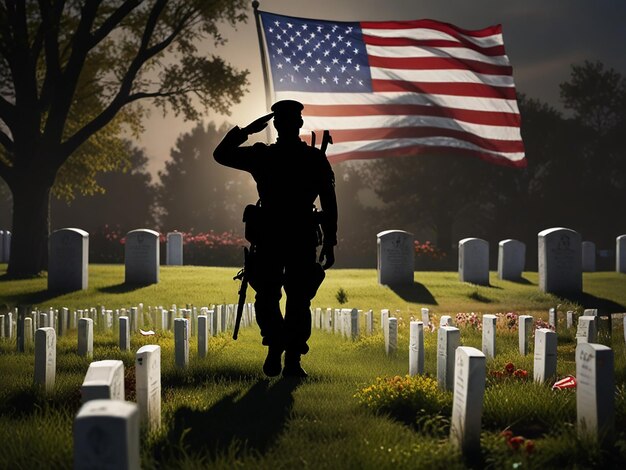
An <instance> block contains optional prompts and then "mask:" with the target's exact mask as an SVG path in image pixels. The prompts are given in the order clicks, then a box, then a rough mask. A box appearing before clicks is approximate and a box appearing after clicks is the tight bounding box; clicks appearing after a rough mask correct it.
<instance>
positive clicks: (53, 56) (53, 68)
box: [33, 0, 65, 109]
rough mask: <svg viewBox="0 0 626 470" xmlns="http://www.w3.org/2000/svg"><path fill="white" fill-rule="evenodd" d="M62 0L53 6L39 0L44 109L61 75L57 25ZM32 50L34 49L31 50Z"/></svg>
mask: <svg viewBox="0 0 626 470" xmlns="http://www.w3.org/2000/svg"><path fill="white" fill-rule="evenodd" d="M64 4H65V2H64V1H58V2H57V3H56V4H55V6H54V7H52V5H51V4H50V2H49V1H46V0H39V11H40V13H41V18H42V22H41V29H42V30H43V38H44V39H43V40H44V47H45V56H46V75H45V77H44V81H43V85H42V87H41V95H40V108H41V109H46V108H47V106H48V104H49V101H50V95H51V94H52V93H53V92H54V89H55V87H56V85H57V83H59V80H60V77H61V64H60V59H59V27H60V21H61V15H62V14H63V6H64ZM33 52H34V51H33ZM38 56H39V52H38V51H37V54H36V55H35V54H33V60H34V61H35V64H36V61H37V57H38Z"/></svg>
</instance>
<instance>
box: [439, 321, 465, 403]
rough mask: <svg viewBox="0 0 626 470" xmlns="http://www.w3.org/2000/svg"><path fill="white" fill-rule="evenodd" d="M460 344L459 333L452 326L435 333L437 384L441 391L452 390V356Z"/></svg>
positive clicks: (443, 327) (442, 327) (441, 328)
mask: <svg viewBox="0 0 626 470" xmlns="http://www.w3.org/2000/svg"><path fill="white" fill-rule="evenodd" d="M460 343H461V332H460V331H459V329H458V328H455V327H454V326H441V327H439V330H438V331H437V383H438V384H439V388H440V389H442V390H449V391H452V390H453V389H454V354H455V351H456V348H458V347H459V345H460Z"/></svg>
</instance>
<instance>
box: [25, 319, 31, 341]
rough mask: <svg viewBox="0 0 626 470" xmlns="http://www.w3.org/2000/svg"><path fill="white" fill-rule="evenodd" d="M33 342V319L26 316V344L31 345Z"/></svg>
mask: <svg viewBox="0 0 626 470" xmlns="http://www.w3.org/2000/svg"><path fill="white" fill-rule="evenodd" d="M32 342H33V319H32V318H30V317H26V318H25V319H24V344H25V345H29V344H32Z"/></svg>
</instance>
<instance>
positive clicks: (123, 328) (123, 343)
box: [119, 317, 130, 351]
mask: <svg viewBox="0 0 626 470" xmlns="http://www.w3.org/2000/svg"><path fill="white" fill-rule="evenodd" d="M119 332H120V334H119V346H120V350H122V351H130V321H129V319H128V317H120V318H119Z"/></svg>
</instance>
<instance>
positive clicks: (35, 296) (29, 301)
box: [0, 276, 62, 306]
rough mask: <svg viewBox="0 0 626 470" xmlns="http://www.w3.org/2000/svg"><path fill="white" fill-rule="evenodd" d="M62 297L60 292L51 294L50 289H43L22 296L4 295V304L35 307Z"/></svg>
mask: <svg viewBox="0 0 626 470" xmlns="http://www.w3.org/2000/svg"><path fill="white" fill-rule="evenodd" d="M0 277H1V276H0ZM0 282H1V280H0ZM60 295H62V294H59V293H58V292H51V291H49V290H48V289H41V290H38V291H34V292H25V293H21V294H13V295H11V294H8V295H4V294H3V295H2V302H3V303H6V304H7V305H8V306H18V305H35V304H40V303H43V302H46V301H48V300H51V299H54V298H55V297H58V296H60Z"/></svg>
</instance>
